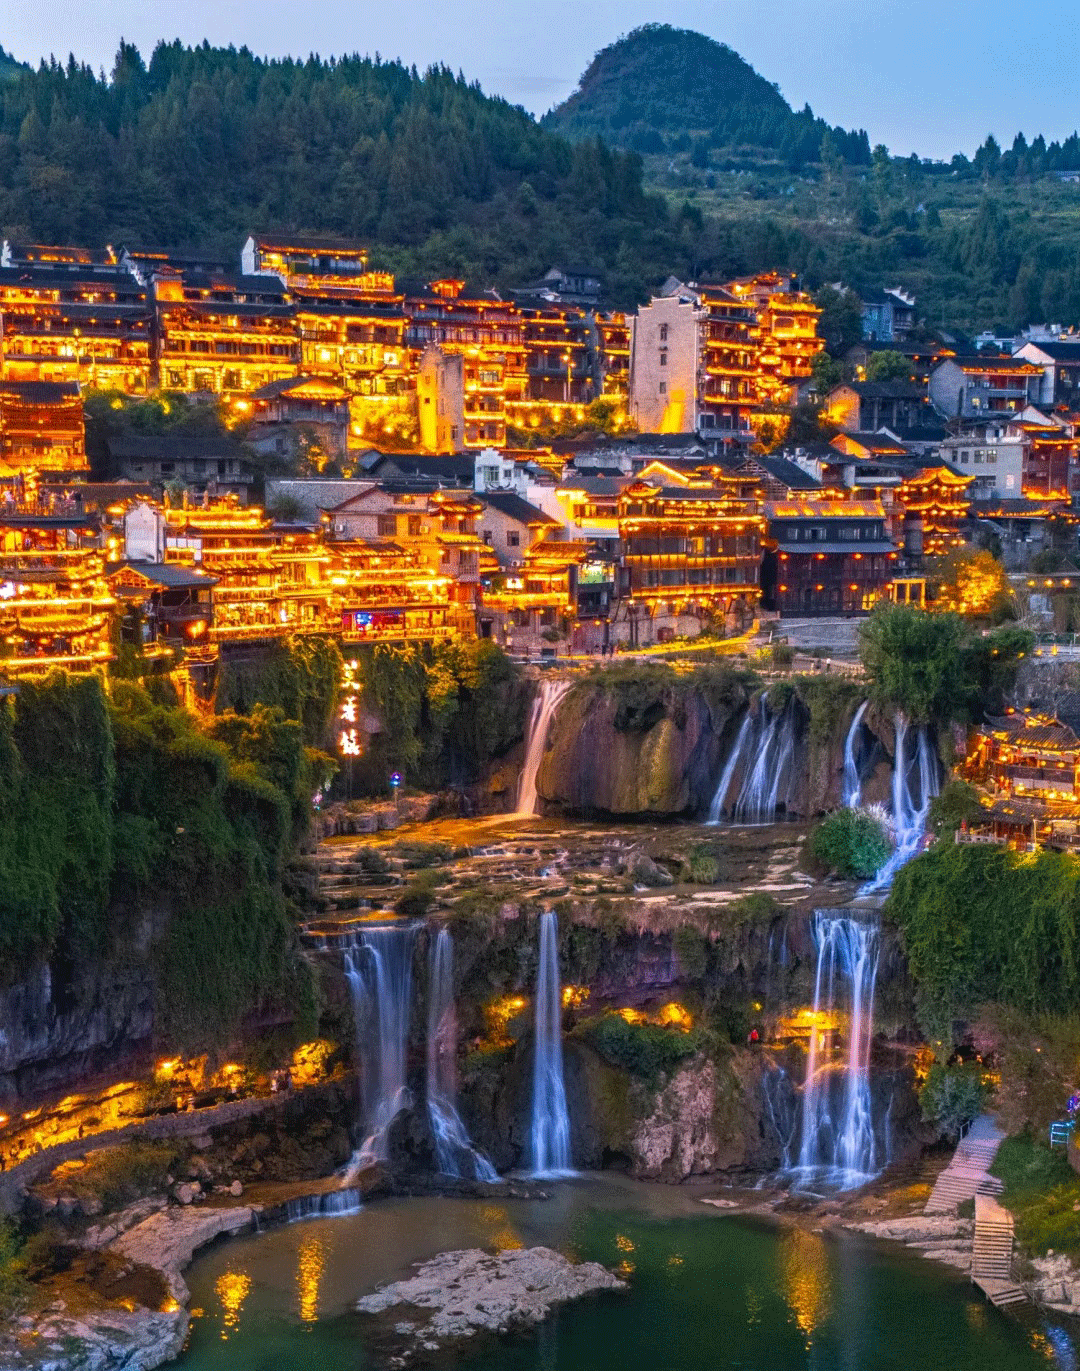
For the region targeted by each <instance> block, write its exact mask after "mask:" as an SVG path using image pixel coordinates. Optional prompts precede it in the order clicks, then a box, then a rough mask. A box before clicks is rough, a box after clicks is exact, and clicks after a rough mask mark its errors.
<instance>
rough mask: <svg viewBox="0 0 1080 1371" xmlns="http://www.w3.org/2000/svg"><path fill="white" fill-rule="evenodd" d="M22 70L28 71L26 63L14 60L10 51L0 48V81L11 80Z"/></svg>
mask: <svg viewBox="0 0 1080 1371" xmlns="http://www.w3.org/2000/svg"><path fill="white" fill-rule="evenodd" d="M23 71H29V67H27V65H26V63H25V62H18V61H16V60H15V58H14V57H12V55H11V53H10V52H5V51H4V49H3V48H0V81H11V80H13V79H14V78H15V77H16V76H18V75H19V73H20V72H23Z"/></svg>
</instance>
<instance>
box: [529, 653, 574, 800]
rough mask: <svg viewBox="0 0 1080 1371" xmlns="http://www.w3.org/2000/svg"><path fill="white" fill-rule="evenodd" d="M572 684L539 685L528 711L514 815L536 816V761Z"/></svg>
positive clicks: (557, 682) (538, 759)
mask: <svg viewBox="0 0 1080 1371" xmlns="http://www.w3.org/2000/svg"><path fill="white" fill-rule="evenodd" d="M572 684H573V682H572V681H566V680H559V679H548V680H544V681H541V682H540V689H539V690H538V691H537V692H536V699H535V700H533V704H532V710H531V711H530V713H529V727H528V730H527V732H526V734H525V762H524V765H523V766H522V768H521V779H520V780H519V782H518V800H517V809H516V811H515V812H516V813H518V814H535V813H536V778H537V776H538V775H539V774H540V761H541V759H542V758H543V755H544V744H545V743H546V742H547V735H548V729H549V728H550V727H551V721H552V719H554V717H555V711H556V709H558V707H559V701H560V700H561V699H562V698H563V696H564V695H565V694H566V692H567V691H568V690H569V689H570V687H571V685H572Z"/></svg>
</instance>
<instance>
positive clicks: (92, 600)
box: [0, 489, 115, 680]
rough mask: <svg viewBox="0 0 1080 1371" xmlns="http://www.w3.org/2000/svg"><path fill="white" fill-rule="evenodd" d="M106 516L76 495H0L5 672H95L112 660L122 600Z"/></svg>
mask: <svg viewBox="0 0 1080 1371" xmlns="http://www.w3.org/2000/svg"><path fill="white" fill-rule="evenodd" d="M100 541H101V538H100V521H99V520H98V518H97V517H96V516H94V515H91V514H88V513H86V512H85V511H83V510H81V509H80V508H79V506H78V504H77V503H76V501H74V500H71V499H68V500H59V499H54V498H50V499H48V500H46V501H44V502H43V501H40V500H39V499H38V498H37V497H36V496H35V495H34V494H33V493H29V492H27V491H26V490H25V489H24V490H23V491H22V492H21V493H20V494H18V495H16V493H15V492H14V491H13V490H11V489H8V490H7V491H6V492H5V493H4V495H3V496H2V497H0V674H3V675H4V676H6V677H8V678H9V679H12V680H18V679H20V678H22V677H24V676H36V675H46V674H47V673H48V672H50V671H52V670H54V669H56V668H62V669H63V670H65V671H91V670H93V669H94V668H96V667H104V666H105V665H106V664H107V663H108V662H109V661H111V660H112V656H113V652H112V647H111V643H110V637H109V628H110V617H111V614H112V611H113V608H114V605H115V600H114V598H113V596H112V594H111V592H110V590H109V586H108V583H107V581H106V579H105V554H104V552H103V551H102V549H101V547H100Z"/></svg>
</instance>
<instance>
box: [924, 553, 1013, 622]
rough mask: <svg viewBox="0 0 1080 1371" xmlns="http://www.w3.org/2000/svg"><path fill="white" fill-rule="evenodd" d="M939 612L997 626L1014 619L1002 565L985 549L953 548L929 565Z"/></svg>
mask: <svg viewBox="0 0 1080 1371" xmlns="http://www.w3.org/2000/svg"><path fill="white" fill-rule="evenodd" d="M930 570H931V575H932V581H933V587H934V594H935V604H936V606H937V607H938V608H940V609H948V610H955V611H956V612H957V613H958V614H966V615H970V616H971V617H973V618H978V619H985V620H988V621H989V622H990V623H995V624H1000V623H1004V622H1005V621H1006V620H1008V619H1015V618H1016V601H1015V597H1014V595H1013V590H1012V586H1011V585H1010V584H1009V578H1008V576H1007V575H1006V574H1005V568H1004V566H1002V564H1001V562H1000V561H998V560H997V558H996V557H994V556H993V554H992V553H991V552H989V551H988V550H987V549H986V548H975V547H960V548H954V549H953V551H952V552H950V553H949V554H948V555H947V556H945V557H939V558H936V559H935V560H934V562H933V563H932V565H931V568H930Z"/></svg>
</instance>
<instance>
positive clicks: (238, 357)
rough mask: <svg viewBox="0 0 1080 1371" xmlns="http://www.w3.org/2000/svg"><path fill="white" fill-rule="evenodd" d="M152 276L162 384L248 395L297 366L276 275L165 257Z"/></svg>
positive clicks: (295, 342)
mask: <svg viewBox="0 0 1080 1371" xmlns="http://www.w3.org/2000/svg"><path fill="white" fill-rule="evenodd" d="M150 283H151V287H152V289H153V293H154V304H155V310H156V321H157V345H156V352H157V373H158V376H157V379H158V384H159V386H160V387H161V389H162V390H179V391H184V392H187V393H189V394H194V393H200V392H203V393H207V394H212V395H225V396H245V395H250V394H251V393H252V392H253V391H257V390H259V389H261V388H262V387H263V386H266V385H269V384H270V383H271V382H272V381H283V380H287V379H289V378H291V377H293V376H295V375H296V374H297V372H298V371H299V369H300V342H299V337H298V333H297V323H296V315H295V312H294V309H293V306H292V304H291V303H290V302H289V300H288V298H287V296H286V292H285V287H284V286H283V285H282V284H281V282H280V280H279V279H278V278H277V277H276V276H274V275H269V274H266V275H258V276H237V275H231V274H229V273H226V272H220V271H215V270H203V269H200V268H180V267H175V266H171V265H169V264H167V263H165V264H160V265H157V266H156V267H154V269H153V271H152V274H151V276H150Z"/></svg>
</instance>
